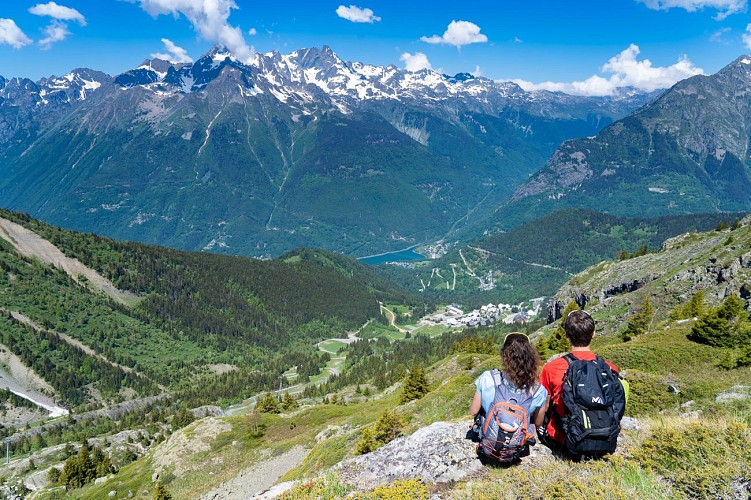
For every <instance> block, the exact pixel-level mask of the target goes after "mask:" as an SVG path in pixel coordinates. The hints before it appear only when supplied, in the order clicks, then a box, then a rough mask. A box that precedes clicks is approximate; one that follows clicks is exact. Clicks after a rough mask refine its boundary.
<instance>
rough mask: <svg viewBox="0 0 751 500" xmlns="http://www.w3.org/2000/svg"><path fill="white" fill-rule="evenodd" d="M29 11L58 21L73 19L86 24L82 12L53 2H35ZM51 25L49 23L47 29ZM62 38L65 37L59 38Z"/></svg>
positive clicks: (82, 24)
mask: <svg viewBox="0 0 751 500" xmlns="http://www.w3.org/2000/svg"><path fill="white" fill-rule="evenodd" d="M29 12H30V13H32V14H34V15H35V16H44V17H51V18H53V19H57V20H58V21H74V22H77V23H78V24H80V25H81V26H86V18H85V17H83V14H81V13H80V12H78V11H77V10H76V9H72V8H70V7H65V6H63V5H58V4H56V3H55V2H49V3H40V4H37V5H35V6H33V7H31V8H30V9H29ZM51 27H52V25H50V26H49V27H48V28H47V29H50V28H51ZM46 32H47V30H45V33H46ZM64 38H65V37H63V38H61V39H60V40H62V39H64ZM56 41H59V40H56Z"/></svg>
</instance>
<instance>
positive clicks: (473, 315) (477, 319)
mask: <svg viewBox="0 0 751 500" xmlns="http://www.w3.org/2000/svg"><path fill="white" fill-rule="evenodd" d="M544 301H545V297H539V298H536V299H532V301H531V302H532V305H531V308H529V309H526V308H524V307H523V306H522V304H519V305H511V304H488V305H484V306H482V307H481V308H480V309H474V310H472V311H470V312H468V313H464V311H462V310H461V309H460V307H459V306H458V305H457V304H451V305H450V306H447V307H446V308H445V309H444V310H443V311H440V312H438V313H436V314H434V315H432V316H430V317H428V318H426V319H427V320H428V321H430V322H432V323H435V324H441V325H446V326H450V327H461V326H470V327H471V326H488V325H490V324H492V323H495V322H497V321H503V322H504V323H505V324H507V325H510V324H515V323H527V322H528V321H529V320H530V319H532V318H533V317H535V316H537V315H538V314H539V312H540V308H541V307H542V304H543V303H544Z"/></svg>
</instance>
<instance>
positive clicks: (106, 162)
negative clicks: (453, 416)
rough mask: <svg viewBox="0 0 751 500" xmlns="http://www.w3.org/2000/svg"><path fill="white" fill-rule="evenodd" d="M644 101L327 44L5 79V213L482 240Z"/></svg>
mask: <svg viewBox="0 0 751 500" xmlns="http://www.w3.org/2000/svg"><path fill="white" fill-rule="evenodd" d="M655 95H657V93H652V94H645V93H641V92H638V91H635V90H633V89H622V90H621V91H620V92H619V94H618V95H616V96H613V97H599V98H592V97H576V96H570V95H566V94H562V93H551V92H525V91H524V90H522V89H521V88H520V87H519V86H517V85H516V84H513V83H499V82H495V81H492V80H489V79H486V78H481V77H474V76H473V75H470V74H466V73H464V74H458V75H455V76H448V75H442V74H440V73H437V72H435V71H431V70H422V71H418V72H408V71H405V70H401V69H399V68H396V67H395V66H388V67H380V66H372V65H367V64H362V63H359V62H345V61H343V60H341V59H340V58H339V57H338V56H337V55H336V54H335V53H334V52H333V51H332V50H331V49H330V48H329V47H326V46H324V47H323V48H322V49H317V48H311V49H302V50H298V51H295V52H292V53H290V54H287V55H282V54H279V53H277V52H272V53H268V54H256V56H255V59H254V60H253V61H252V62H251V63H249V64H243V63H240V62H239V61H237V60H235V59H234V58H233V57H232V56H230V54H228V53H226V52H224V51H223V49H221V48H215V49H214V50H212V51H211V52H209V53H208V54H206V55H205V56H203V57H201V58H200V59H198V60H197V61H196V62H195V63H192V64H172V63H169V62H167V61H162V60H158V59H154V60H148V61H145V62H144V63H143V64H142V65H141V66H139V67H138V68H135V69H133V70H131V71H128V72H126V73H123V74H121V75H118V76H116V77H110V76H108V75H105V74H103V73H101V72H96V71H92V70H88V69H77V70H74V71H72V72H71V73H69V74H68V75H65V76H63V77H50V78H46V79H42V80H40V81H38V82H32V81H30V80H28V79H22V78H13V79H10V80H7V81H6V80H5V79H0V158H1V159H2V162H3V165H4V167H3V168H2V169H1V170H0V203H1V204H2V205H4V206H6V207H8V208H13V209H17V210H22V211H25V212H28V213H30V214H32V215H34V216H36V217H40V218H43V219H45V220H47V221H49V222H52V223H55V224H59V225H62V226H64V227H71V228H76V229H79V230H85V231H92V232H96V233H99V234H105V235H108V236H112V237H117V238H122V239H131V240H138V241H145V242H154V243H159V244H164V245H169V246H172V247H176V248H182V249H192V250H199V249H206V250H213V251H218V252H227V253H235V254H244V255H251V256H275V255H279V254H281V253H283V252H284V251H287V250H289V249H292V248H295V247H298V246H323V247H326V248H329V249H332V250H337V251H340V252H344V253H348V254H351V255H364V254H368V253H375V252H379V251H387V250H394V249H399V248H403V247H405V246H408V245H412V244H415V243H422V242H430V241H436V240H438V239H441V238H443V237H444V236H447V235H451V234H453V233H454V232H455V231H456V230H457V229H458V228H461V227H463V226H467V225H470V226H472V227H474V228H475V232H479V233H481V232H482V230H481V228H480V223H481V222H482V221H483V220H484V218H485V217H486V216H488V215H490V214H492V213H493V211H494V210H495V209H496V208H497V206H498V204H499V203H501V202H503V201H505V200H507V199H508V198H509V197H510V196H511V194H512V193H513V190H514V189H515V188H516V187H517V186H519V185H520V184H521V183H522V182H523V181H524V180H525V179H526V178H527V176H528V175H529V174H531V173H533V172H534V171H535V170H537V169H538V168H539V167H540V166H542V165H543V164H544V162H545V160H546V159H547V158H548V157H549V156H550V154H551V153H552V152H553V151H554V150H555V148H556V147H557V146H558V145H559V144H560V143H561V142H562V141H564V140H566V139H570V138H572V137H583V136H588V135H591V134H594V133H596V132H597V131H599V130H600V129H601V128H602V127H604V126H606V125H608V124H610V123H612V122H613V121H614V120H616V119H618V118H621V117H623V116H625V115H627V114H628V113H630V112H631V111H633V110H634V109H637V108H639V107H640V106H642V105H643V104H645V103H647V102H648V101H650V100H651V99H652V98H653V97H654V96H655Z"/></svg>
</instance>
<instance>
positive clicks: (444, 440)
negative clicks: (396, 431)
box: [337, 422, 483, 491]
mask: <svg viewBox="0 0 751 500" xmlns="http://www.w3.org/2000/svg"><path fill="white" fill-rule="evenodd" d="M468 428H469V422H458V423H449V422H435V423H433V424H431V425H429V426H428V427H424V428H422V429H419V430H418V431H416V432H415V433H414V434H412V435H411V436H406V437H401V438H398V439H395V440H394V441H392V442H390V443H389V444H387V445H386V446H384V447H382V448H379V449H378V450H376V451H374V452H372V453H368V454H366V455H361V456H359V457H355V458H352V459H349V460H346V461H344V462H342V463H341V464H339V465H338V466H337V468H338V469H339V470H340V473H341V476H342V478H343V479H344V481H346V482H347V483H349V484H351V485H352V486H354V487H355V488H356V489H358V490H361V491H365V490H371V489H373V488H375V487H376V486H378V485H379V484H382V483H390V482H394V481H396V480H397V479H413V478H420V479H421V480H422V481H424V482H426V483H448V482H453V481H460V480H463V479H466V478H467V477H469V476H471V475H472V474H474V473H477V472H478V471H480V470H482V468H483V465H482V464H481V463H480V460H479V459H478V458H477V454H476V453H475V446H476V444H475V443H473V442H472V441H470V440H468V439H466V438H465V435H466V433H467V429H468ZM417 450H419V452H417Z"/></svg>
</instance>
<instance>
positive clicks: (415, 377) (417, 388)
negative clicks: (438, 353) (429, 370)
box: [399, 364, 430, 404]
mask: <svg viewBox="0 0 751 500" xmlns="http://www.w3.org/2000/svg"><path fill="white" fill-rule="evenodd" d="M428 392H430V387H429V386H428V379H427V377H426V376H425V371H424V370H423V369H422V368H421V367H420V365H418V364H414V365H412V368H411V369H410V370H409V373H408V374H407V378H406V379H405V381H404V390H403V391H402V396H401V398H400V400H399V404H404V403H407V402H409V401H412V400H413V399H420V398H421V397H423V396H424V395H425V394H427V393H428Z"/></svg>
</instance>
